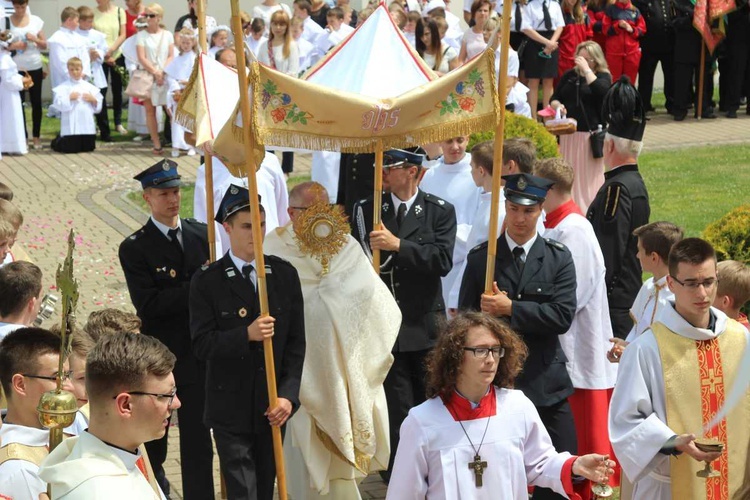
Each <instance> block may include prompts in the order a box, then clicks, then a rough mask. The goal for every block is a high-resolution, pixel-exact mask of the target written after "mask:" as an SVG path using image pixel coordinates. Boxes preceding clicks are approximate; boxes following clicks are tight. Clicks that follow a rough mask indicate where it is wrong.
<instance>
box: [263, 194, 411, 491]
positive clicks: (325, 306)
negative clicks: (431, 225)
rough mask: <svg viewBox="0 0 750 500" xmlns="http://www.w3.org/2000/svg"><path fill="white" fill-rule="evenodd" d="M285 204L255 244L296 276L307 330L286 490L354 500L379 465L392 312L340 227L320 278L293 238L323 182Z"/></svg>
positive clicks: (317, 209) (321, 205) (325, 204)
mask: <svg viewBox="0 0 750 500" xmlns="http://www.w3.org/2000/svg"><path fill="white" fill-rule="evenodd" d="M289 202H290V204H291V206H290V207H289V216H290V217H291V219H292V222H291V223H289V224H287V225H286V226H283V227H279V228H276V230H275V231H272V232H271V233H269V234H268V236H267V237H266V239H265V241H264V242H263V248H264V251H266V252H268V253H269V254H272V255H276V256H279V257H281V258H283V259H286V260H288V261H289V262H290V263H291V264H292V265H293V266H294V268H295V269H297V272H298V273H299V277H300V283H301V284H302V295H303V298H304V304H305V324H306V325H310V329H308V330H306V346H307V347H306V351H305V363H304V366H303V368H302V382H301V385H300V392H299V398H300V408H299V410H298V411H297V412H296V413H295V414H294V416H293V417H292V418H291V419H290V420H289V422H288V423H287V430H286V439H285V441H284V455H285V457H286V465H287V481H288V485H289V493H290V495H291V496H292V498H295V499H296V500H306V499H309V500H312V499H323V498H325V499H331V500H356V499H360V498H361V496H360V493H359V490H358V488H357V484H358V483H359V482H360V481H362V480H363V479H364V478H365V477H367V475H368V474H369V473H372V472H375V471H378V470H383V469H386V468H387V467H388V459H389V457H390V446H389V444H390V443H389V441H390V438H389V429H388V407H387V405H386V399H385V391H384V390H383V381H384V380H385V377H386V375H387V374H388V370H389V369H390V367H391V364H392V363H393V355H392V354H391V349H392V348H393V344H394V343H395V342H396V337H397V336H398V331H399V327H400V325H401V311H400V310H399V307H398V304H396V300H395V299H394V298H393V296H392V295H391V293H390V291H389V290H388V287H386V285H385V283H383V281H382V280H381V279H380V277H378V275H377V274H376V273H375V271H374V270H373V268H372V264H371V263H370V261H369V260H368V259H367V257H366V256H365V254H364V253H363V252H362V249H361V247H360V246H359V243H358V242H357V241H356V240H355V239H354V238H353V237H352V236H350V235H349V234H348V233H349V225H348V224H347V223H346V222H345V221H343V220H342V221H341V222H342V224H341V227H339V228H338V230H339V231H341V232H342V233H343V234H344V238H345V240H344V241H345V242H344V243H343V246H342V247H341V248H340V249H339V250H338V251H337V252H336V253H335V254H334V255H332V256H331V260H330V262H329V264H328V269H327V272H326V271H324V269H323V267H322V264H321V262H320V260H319V259H318V258H316V257H314V256H311V255H309V254H307V253H305V251H304V248H305V247H304V246H302V244H301V243H300V241H306V240H305V235H306V234H310V233H309V232H310V231H311V228H312V227H314V224H315V223H316V222H315V221H316V214H320V215H321V216H322V213H321V212H323V211H327V210H331V208H330V205H329V199H328V193H327V192H326V190H325V188H324V187H323V186H322V185H320V184H318V183H316V182H305V183H302V184H298V185H297V186H295V187H294V188H293V189H292V192H291V193H290V194H289ZM352 436H354V437H355V438H354V439H351V437H352ZM331 447H333V448H331Z"/></svg>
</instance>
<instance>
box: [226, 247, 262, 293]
mask: <svg viewBox="0 0 750 500" xmlns="http://www.w3.org/2000/svg"><path fill="white" fill-rule="evenodd" d="M229 258H230V259H232V263H233V264H234V267H236V268H237V270H238V271H239V272H240V276H241V275H242V268H243V267H245V266H246V265H248V264H250V265H251V266H253V271H252V272H251V273H250V279H251V280H252V281H253V284H254V285H256V286H257V284H256V281H255V279H256V278H255V277H256V276H257V275H258V274H257V272H258V271H257V269H256V265H255V259H253V261H252V262H246V261H244V260H242V259H240V258H239V257H237V256H236V255H235V254H234V252H232V249H231V248H230V249H229Z"/></svg>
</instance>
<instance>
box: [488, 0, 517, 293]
mask: <svg viewBox="0 0 750 500" xmlns="http://www.w3.org/2000/svg"><path fill="white" fill-rule="evenodd" d="M511 4H512V2H511V1H510V0H505V2H504V3H503V22H502V33H501V37H502V38H501V39H500V40H501V41H500V78H498V81H497V93H498V96H499V97H500V98H501V99H502V101H501V102H500V119H499V120H498V122H497V129H495V149H494V155H493V158H492V164H493V167H492V206H491V209H490V233H489V236H488V240H487V269H486V272H485V276H484V293H486V294H492V282H493V281H494V276H495V256H496V255H497V219H498V217H499V210H500V207H499V205H500V188H501V176H502V168H501V166H502V164H503V144H504V140H503V132H504V131H505V113H506V111H505V95H506V94H507V92H506V87H507V82H508V52H509V50H508V48H509V47H510V8H511Z"/></svg>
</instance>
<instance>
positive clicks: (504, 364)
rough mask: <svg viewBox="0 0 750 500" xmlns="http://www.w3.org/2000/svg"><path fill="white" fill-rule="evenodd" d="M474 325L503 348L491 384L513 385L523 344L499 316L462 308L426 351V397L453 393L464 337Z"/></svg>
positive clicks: (523, 355) (524, 353) (522, 356)
mask: <svg viewBox="0 0 750 500" xmlns="http://www.w3.org/2000/svg"><path fill="white" fill-rule="evenodd" d="M476 327H484V328H486V329H488V330H489V331H490V332H491V333H492V335H493V336H494V337H495V338H496V339H497V341H498V343H499V344H500V345H501V346H503V347H504V348H505V356H503V357H502V358H500V359H499V361H498V366H497V373H496V374H495V378H494V380H493V381H492V383H493V385H496V386H498V387H505V388H511V387H513V384H514V382H515V380H516V377H517V376H518V374H519V373H521V370H522V369H523V364H524V362H525V361H526V356H527V355H528V349H527V347H526V344H524V342H523V340H521V338H520V337H519V336H518V334H516V332H514V331H513V330H511V328H510V327H509V326H508V325H506V324H505V323H503V322H502V321H500V320H499V319H497V318H495V317H493V316H490V315H489V314H485V313H480V312H465V313H461V314H459V315H458V316H456V317H455V318H453V319H452V320H451V321H449V322H448V324H447V325H446V327H445V330H444V331H443V333H442V334H441V335H440V337H439V338H438V341H437V344H436V345H435V347H434V348H433V349H432V351H430V353H429V354H428V355H427V360H426V365H427V397H428V398H434V397H436V396H441V397H444V396H448V395H450V394H452V393H453V391H454V390H455V388H456V382H457V381H458V376H459V374H460V371H461V365H462V364H463V359H464V347H465V346H466V337H467V335H468V333H469V330H470V329H471V328H476Z"/></svg>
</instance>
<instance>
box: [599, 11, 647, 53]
mask: <svg viewBox="0 0 750 500" xmlns="http://www.w3.org/2000/svg"><path fill="white" fill-rule="evenodd" d="M620 21H625V22H627V23H628V24H629V25H630V26H631V27H632V28H633V32H632V33H628V32H627V30H625V29H623V28H620V26H619V24H620ZM602 33H604V34H605V35H606V36H607V42H606V52H607V54H608V55H611V56H624V55H628V54H632V53H633V52H637V51H638V50H640V48H641V44H640V42H639V41H638V39H639V38H641V37H642V36H643V35H644V34H646V21H645V20H644V19H643V16H642V15H641V13H640V11H639V10H638V9H637V8H635V7H633V4H632V3H630V1H628V2H627V3H622V2H615V3H614V4H610V5H607V8H606V9H604V16H603V18H602Z"/></svg>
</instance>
